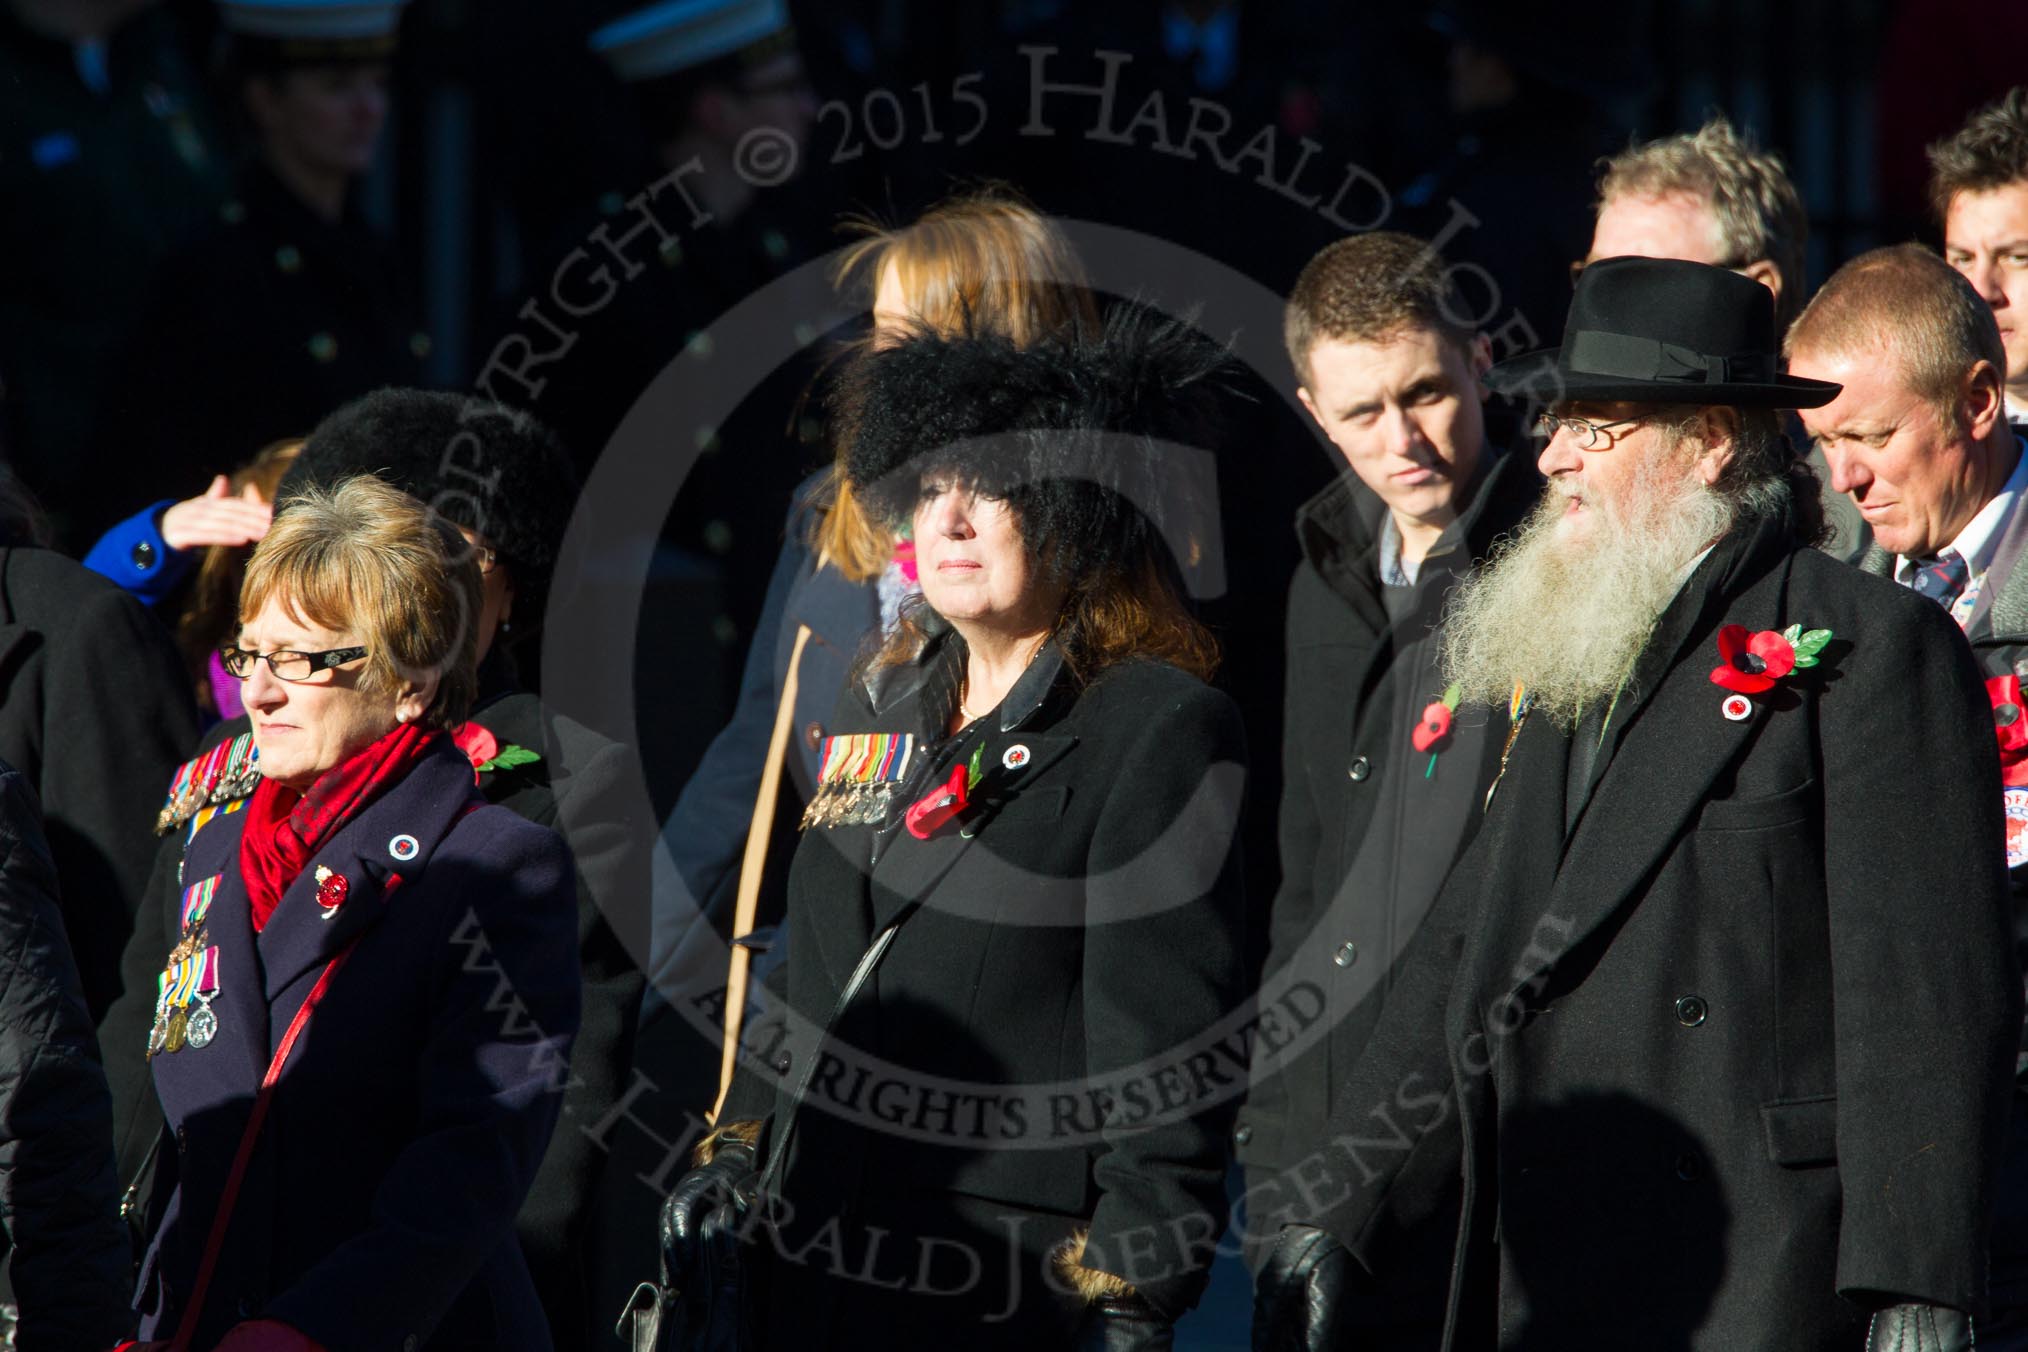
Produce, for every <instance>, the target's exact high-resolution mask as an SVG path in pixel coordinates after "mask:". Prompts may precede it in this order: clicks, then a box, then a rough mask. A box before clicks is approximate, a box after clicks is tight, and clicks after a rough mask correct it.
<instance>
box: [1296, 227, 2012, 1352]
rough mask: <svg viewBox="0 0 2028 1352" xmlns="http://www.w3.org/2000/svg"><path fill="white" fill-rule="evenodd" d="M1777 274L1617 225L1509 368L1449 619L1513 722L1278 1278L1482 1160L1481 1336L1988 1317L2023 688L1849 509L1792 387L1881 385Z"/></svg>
mask: <svg viewBox="0 0 2028 1352" xmlns="http://www.w3.org/2000/svg"><path fill="white" fill-rule="evenodd" d="M1773 318H1774V317H1773V308H1772V305H1771V303H1770V301H1769V299H1768V293H1767V291H1766V290H1765V289H1764V288H1762V287H1760V286H1758V285H1756V284H1755V283H1753V282H1751V281H1749V280H1747V279H1745V278H1742V277H1739V276H1737V275H1736V274H1733V273H1729V272H1726V271H1723V270H1721V269H1717V268H1712V267H1708V266H1705V265H1702V264H1695V263H1687V262H1681V261H1676V260H1662V259H1636V258H1620V259H1607V260H1603V261H1600V262H1597V263H1594V264H1592V265H1591V266H1590V267H1588V268H1586V269H1585V272H1584V275H1583V277H1582V278H1581V280H1580V281H1579V284H1578V290H1577V295H1576V297H1575V300H1574V302H1573V304H1572V307H1571V315H1570V323H1569V326H1568V328H1567V330H1566V332H1565V335H1564V343H1563V347H1562V349H1561V351H1560V352H1558V351H1547V352H1540V353H1533V354H1529V355H1528V356H1525V357H1521V358H1517V359H1515V360H1514V361H1512V362H1509V363H1503V364H1502V365H1501V366H1498V367H1495V368H1494V369H1493V370H1492V371H1491V372H1490V373H1489V374H1488V380H1489V383H1491V384H1492V385H1493V387H1494V388H1495V389H1504V390H1512V391H1516V392H1531V391H1532V392H1534V393H1535V394H1537V396H1538V397H1546V398H1547V399H1548V400H1549V401H1550V403H1551V409H1552V411H1553V413H1554V415H1555V417H1554V418H1553V420H1552V422H1553V426H1554V429H1555V430H1554V435H1553V436H1552V437H1551V439H1550V441H1549V443H1548V445H1547V447H1546V449H1545V450H1544V451H1543V453H1542V457H1541V460H1540V464H1541V466H1542V468H1543V469H1544V471H1545V472H1546V473H1547V474H1548V476H1549V478H1550V480H1551V487H1550V490H1549V492H1548V493H1547V494H1546V495H1545V498H1544V501H1543V505H1542V507H1541V508H1540V509H1539V510H1538V512H1537V513H1536V514H1535V515H1534V516H1533V517H1531V518H1530V521H1529V523H1528V525H1527V526H1526V527H1524V528H1523V530H1522V531H1521V532H1520V533H1519V534H1518V535H1517V536H1516V538H1515V540H1514V543H1513V544H1512V546H1511V547H1510V548H1509V549H1508V550H1507V551H1505V552H1504V553H1503V554H1502V555H1501V557H1500V558H1499V559H1498V560H1497V561H1496V562H1495V563H1494V565H1493V566H1492V567H1491V568H1489V569H1488V570H1487V571H1486V572H1485V573H1484V574H1482V575H1480V576H1479V577H1478V578H1475V579H1474V580H1473V581H1471V582H1469V583H1467V584H1466V586H1465V587H1464V588H1462V589H1461V591H1460V593H1459V596H1458V599H1457V602H1456V603H1455V605H1454V608H1453V610H1452V611H1451V613H1450V616H1449V618H1448V620H1447V624H1446V629H1445V635H1444V658H1445V666H1446V669H1447V671H1449V672H1450V673H1451V674H1452V675H1453V677H1454V679H1456V680H1458V681H1459V682H1460V684H1461V686H1462V687H1463V690H1462V694H1463V698H1464V700H1465V701H1466V702H1467V703H1486V704H1493V703H1496V702H1497V703H1498V705H1499V706H1500V707H1502V708H1505V707H1512V708H1513V714H1512V717H1511V724H1512V726H1511V730H1510V731H1511V746H1510V747H1509V748H1508V754H1507V756H1506V766H1505V769H1504V771H1503V772H1502V774H1501V775H1500V777H1499V778H1498V779H1497V780H1496V781H1495V784H1494V786H1493V792H1492V797H1491V801H1490V805H1489V807H1488V811H1487V816H1486V821H1485V823H1484V826H1483V828H1482V829H1481V830H1480V832H1479V834H1478V837H1477V839H1476V840H1475V841H1474V842H1473V844H1472V846H1471V848H1470V850H1469V851H1468V852H1467V853H1466V855H1465V857H1464V858H1463V859H1462V860H1461V861H1460V862H1459V865H1458V867H1457V869H1456V870H1454V871H1453V873H1452V876H1451V880H1450V882H1449V883H1448V884H1447V886H1446V887H1445V890H1444V893H1443V895H1442V896H1441V898H1440V899H1439V901H1438V903H1437V907H1436V910H1435V912H1434V914H1433V915H1432V917H1431V919H1430V921H1429V922H1428V923H1427V924H1426V925H1425V927H1424V930H1423V933H1422V934H1421V935H1419V936H1418V938H1417V942H1416V947H1415V950H1414V952H1413V953H1412V954H1411V956H1410V958H1409V961H1408V964H1407V967H1406V970H1405V971H1404V972H1403V974H1402V977H1401V979H1400V981H1399V982H1398V983H1397V986H1396V989H1395V993H1394V995H1393V997H1392V999H1391V1000H1390V1002H1389V1005H1388V1008H1387V1010H1386V1011H1385V1013H1384V1014H1383V1015H1382V1017H1381V1022H1380V1024H1379V1026H1378V1027H1377V1028H1376V1029H1375V1031H1374V1035H1373V1038H1372V1041H1371V1043H1370V1044H1369V1046H1368V1050H1367V1054H1366V1057H1365V1059H1364V1060H1363V1061H1362V1062H1361V1064H1360V1066H1359V1069H1358V1071H1357V1073H1356V1074H1355V1075H1354V1077H1353V1079H1352V1081H1351V1082H1350V1083H1349V1084H1347V1085H1346V1086H1345V1087H1344V1089H1343V1091H1342V1092H1340V1093H1339V1094H1337V1095H1336V1096H1335V1100H1334V1104H1333V1114H1332V1128H1333V1136H1332V1140H1331V1141H1330V1143H1329V1144H1328V1145H1327V1146H1326V1147H1325V1148H1324V1149H1322V1150H1320V1151H1319V1152H1317V1154H1316V1155H1315V1156H1314V1157H1313V1158H1312V1159H1311V1160H1310V1161H1306V1168H1305V1170H1304V1173H1303V1176H1304V1177H1305V1178H1306V1179H1307V1180H1308V1182H1309V1184H1310V1191H1309V1194H1308V1197H1307V1200H1308V1201H1309V1203H1310V1204H1311V1206H1312V1208H1313V1212H1312V1215H1313V1218H1314V1220H1315V1222H1316V1225H1317V1226H1318V1227H1319V1229H1317V1230H1306V1229H1305V1228H1304V1227H1301V1226H1297V1227H1294V1228H1291V1229H1285V1230H1284V1232H1283V1234H1282V1237H1281V1243H1280V1245H1279V1246H1278V1248H1277V1251H1276V1253H1275V1255H1274V1256H1273V1258H1272V1259H1271V1262H1270V1272H1269V1273H1268V1275H1267V1278H1266V1279H1264V1281H1263V1292H1264V1303H1265V1304H1266V1305H1268V1306H1269V1307H1270V1312H1272V1310H1273V1308H1274V1307H1275V1306H1276V1305H1278V1304H1279V1303H1281V1302H1285V1301H1287V1300H1290V1299H1298V1300H1300V1299H1305V1298H1307V1297H1308V1296H1309V1294H1310V1293H1311V1292H1312V1291H1313V1290H1314V1289H1316V1288H1317V1286H1318V1285H1319V1282H1320V1281H1321V1282H1322V1283H1323V1284H1324V1285H1326V1286H1328V1285H1329V1284H1330V1279H1331V1277H1333V1276H1334V1275H1335V1277H1336V1278H1337V1279H1338V1282H1339V1288H1340V1289H1339V1295H1340V1297H1341V1299H1348V1300H1349V1299H1356V1298H1357V1296H1356V1286H1357V1283H1358V1282H1359V1281H1360V1280H1361V1279H1362V1274H1363V1273H1372V1272H1376V1271H1377V1270H1378V1264H1379V1262H1380V1260H1381V1258H1382V1256H1383V1255H1384V1254H1385V1253H1386V1252H1387V1250H1388V1247H1389V1246H1390V1244H1392V1243H1394V1242H1395V1238H1394V1237H1395V1236H1396V1235H1397V1234H1398V1233H1399V1232H1400V1227H1401V1226H1403V1225H1404V1224H1410V1225H1412V1224H1414V1223H1415V1221H1416V1218H1417V1217H1418V1216H1419V1215H1422V1214H1425V1213H1427V1212H1428V1211H1429V1210H1430V1209H1431V1208H1433V1207H1437V1208H1441V1207H1443V1206H1445V1205H1447V1204H1448V1203H1447V1200H1446V1199H1447V1198H1448V1196H1449V1192H1450V1188H1451V1187H1452V1186H1453V1184H1454V1181H1455V1180H1456V1179H1457V1178H1459V1177H1460V1176H1462V1179H1463V1189H1464V1191H1463V1208H1462V1213H1461V1219H1460V1234H1459V1239H1458V1244H1457V1249H1456V1265H1455V1270H1454V1275H1453V1282H1452V1289H1451V1296H1450V1309H1449V1312H1448V1315H1447V1324H1446V1340H1445V1341H1446V1346H1448V1347H1450V1348H1455V1349H1465V1348H1482V1347H1494V1346H1497V1347H1502V1348H1515V1349H1519V1348H1558V1349H1604V1348H1622V1347H1627V1346H1641V1347H1680V1348H1698V1349H1707V1348H1708V1349H1717V1348H1725V1349H1740V1348H1768V1349H1776V1348H1779V1349H1783V1350H1784V1352H1797V1350H1798V1349H1824V1352H1830V1349H1851V1348H1860V1347H1864V1346H1867V1345H1868V1341H1869V1339H1870V1340H1871V1346H1873V1347H1875V1348H1887V1347H1896V1348H1906V1347H1915V1346H1922V1347H1932V1348H1945V1347H1963V1346H1969V1332H1968V1329H1967V1327H1966V1324H1967V1320H1968V1317H1969V1316H1971V1315H1977V1314H1981V1313H1982V1312H1983V1309H1984V1305H1985V1300H1986V1283H1987V1217H1988V1214H1989V1207H1990V1204H1991V1198H1992V1185H1993V1177H1994V1173H1995V1170H1996V1168H1997V1165H1998V1161H1999V1156H2000V1148H2001V1143H2002V1140H2003V1137H2004V1132H2005V1126H2006V1121H2007V1113H2008V1108H2009V1099H2010V1096H2011V1095H2012V1093H2013V1062H2014V1052H2015V1047H2016V1044H2017V1042H2018V1040H2019V1035H2020V1019H2021V1010H2022V1000H2021V986H2020V981H2019V974H2018V972H2017V970H2016V965H2015V963H2014V960H2013V957H2012V955H2011V953H2010V952H2009V951H2008V939H2009V932H2010V922H2009V905H2008V896H2007V887H2006V877H2005V874H2004V871H2003V868H2002V865H2001V855H2000V851H2001V849H2002V828H2001V817H2000V813H1999V811H1998V810H1997V807H1996V799H1997V797H1998V794H1999V789H2000V784H1999V771H1998V765H1997V757H1995V756H1993V754H1992V751H1991V742H1990V738H1991V736H1992V734H1991V732H1990V731H1989V730H1988V729H1989V728H1990V726H1991V723H1992V718H1991V713H1990V705H1989V704H1988V702H1987V700H1986V697H1985V693H1984V691H1983V690H1982V689H1981V688H1980V681H1979V677H1978V673H1977V669H1976V666H1975V664H1974V663H1973V661H1972V658H1971V653H1970V651H1969V649H1968V648H1967V647H1966V645H1965V644H1964V642H1963V641H1962V636H1961V635H1960V634H1959V633H1958V631H1957V629H1956V627H1955V626H1954V625H1952V624H1951V623H1950V621H1949V618H1948V617H1947V616H1945V615H1944V614H1943V613H1942V612H1941V611H1940V610H1939V608H1938V607H1937V606H1936V605H1934V604H1932V603H1929V602H1927V601H1925V600H1923V599H1922V598H1921V597H1919V596H1915V595H1912V594H1910V593H1909V592H1908V591H1906V590H1903V589H1897V588H1895V587H1893V586H1892V585H1891V584H1887V583H1884V582H1882V581H1881V580H1880V579H1877V578H1869V577H1866V576H1865V575H1864V574H1862V573H1859V572H1857V571H1856V570H1853V569H1850V568H1848V567H1846V566H1844V565H1842V564H1839V563H1837V562H1835V561H1833V560H1832V559H1830V558H1828V557H1827V556H1825V555H1824V554H1822V553H1820V552H1818V551H1816V550H1814V549H1810V548H1808V547H1807V545H1808V542H1809V540H1810V539H1811V538H1812V537H1813V536H1814V534H1815V533H1816V531H1817V530H1818V529H1820V528H1821V521H1820V520H1819V519H1818V518H1817V516H1816V514H1815V513H1814V512H1813V511H1812V510H1811V508H1812V506H1813V504H1814V503H1815V502H1816V501H1817V499H1816V491H1817V488H1816V485H1815V483H1814V482H1813V480H1812V476H1810V475H1809V474H1808V473H1807V472H1806V471H1805V470H1804V469H1803V468H1802V467H1801V465H1800V464H1799V463H1798V462H1797V460H1796V459H1795V457H1794V455H1793V452H1792V450H1791V449H1790V447H1789V446H1788V445H1787V444H1786V443H1785V442H1784V440H1783V438H1782V437H1781V435H1780V430H1779V424H1778V422H1777V421H1776V412H1775V410H1777V409H1780V408H1785V407H1796V406H1816V405H1821V404H1824V403H1826V402H1827V401H1829V400H1830V399H1832V398H1833V397H1835V396H1836V395H1837V393H1838V387H1837V386H1835V385H1830V384H1825V383H1822V382H1817V381H1805V380H1800V379H1797V378H1794V377H1786V376H1780V375H1777V374H1776V370H1777V352H1776V349H1775V343H1774V327H1773ZM1517 684H1518V685H1520V686H1521V687H1522V691H1523V693H1522V695H1521V697H1520V698H1519V699H1517V700H1514V701H1513V703H1512V705H1511V706H1510V705H1509V704H1508V701H1509V697H1510V696H1511V695H1512V694H1513V692H1514V688H1515V686H1516V685H1517ZM1932 766H1933V767H1936V770H1935V772H1927V767H1932ZM1338 1246H1342V1247H1343V1249H1344V1250H1349V1254H1348V1253H1342V1252H1338V1251H1337V1250H1338ZM1278 1279H1279V1280H1278ZM1869 1328H1870V1330H1871V1331H1870V1333H1869Z"/></svg>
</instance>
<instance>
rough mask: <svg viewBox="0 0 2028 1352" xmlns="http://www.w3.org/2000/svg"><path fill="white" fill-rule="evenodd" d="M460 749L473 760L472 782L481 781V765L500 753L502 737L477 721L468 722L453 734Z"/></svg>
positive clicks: (466, 756) (454, 740) (452, 737)
mask: <svg viewBox="0 0 2028 1352" xmlns="http://www.w3.org/2000/svg"><path fill="white" fill-rule="evenodd" d="M451 740H452V741H453V742H455V743H456V744H457V747H458V750H460V751H462V752H464V753H465V759H466V760H468V761H470V762H472V782H473V783H474V784H476V783H478V782H479V767H480V766H482V765H484V764H485V763H486V762H487V761H489V760H492V759H493V757H495V756H497V755H499V754H500V739H499V738H497V737H495V736H494V735H493V734H492V733H490V732H488V731H487V730H486V729H485V728H483V727H481V726H480V725H479V724H477V723H471V722H467V723H466V724H464V726H462V727H460V728H459V729H458V730H457V731H456V732H454V733H452V734H451Z"/></svg>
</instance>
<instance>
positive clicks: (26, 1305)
mask: <svg viewBox="0 0 2028 1352" xmlns="http://www.w3.org/2000/svg"><path fill="white" fill-rule="evenodd" d="M0 964H4V971H0V1220H4V1222H5V1224H6V1227H7V1235H8V1238H9V1240H10V1241H11V1242H12V1244H13V1256H12V1259H11V1271H12V1276H13V1282H14V1294H15V1299H16V1300H17V1302H18V1303H19V1305H20V1311H21V1315H20V1326H19V1330H18V1333H17V1335H16V1338H17V1344H16V1345H17V1346H19V1347H21V1348H23V1349H29V1350H31V1352H32V1350H33V1349H38V1348H66V1349H72V1348H100V1347H110V1346H111V1345H112V1344H113V1343H114V1342H115V1341H117V1340H118V1339H119V1338H120V1337H122V1336H124V1334H125V1332H126V1330H127V1328H128V1325H129V1322H130V1315H129V1312H128V1301H129V1298H130V1294H131V1293H130V1284H129V1275H128V1274H129V1267H128V1261H129V1252H128V1245H127V1238H126V1233H125V1231H124V1230H123V1228H122V1227H121V1225H120V1222H119V1216H118V1210H117V1204H116V1202H115V1192H116V1190H117V1183H116V1182H115V1176H114V1172H113V1148H112V1114H111V1109H110V1107H109V1104H108V1101H107V1093H106V1079H105V1074H104V1072H103V1071H102V1070H101V1069H100V1067H99V1058H98V1048H97V1046H96V1045H95V1043H94V1042H93V1040H92V1030H91V1018H90V1015H89V1014H88V1013H87V1011H86V1008H85V1000H84V992H83V989H82V987H81V985H80V983H79V980H78V973H77V965H76V963H75V962H73V961H72V959H71V953H70V945H69V942H68V941H67V939H66V937H65V933H64V925H63V914H62V910H61V908H60V906H59V904H58V901H57V880H56V869H55V865H54V862H53V861H52V859H51V857H50V851H49V846H48V844H47V842H46V841H45V840H44V839H43V834H42V826H41V820H40V814H39V812H38V810H37V807H36V803H35V798H34V794H33V791H32V790H30V788H29V787H28V784H27V782H26V781H25V780H24V779H23V778H22V776H21V775H20V774H19V773H18V772H17V771H14V770H12V769H0Z"/></svg>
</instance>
